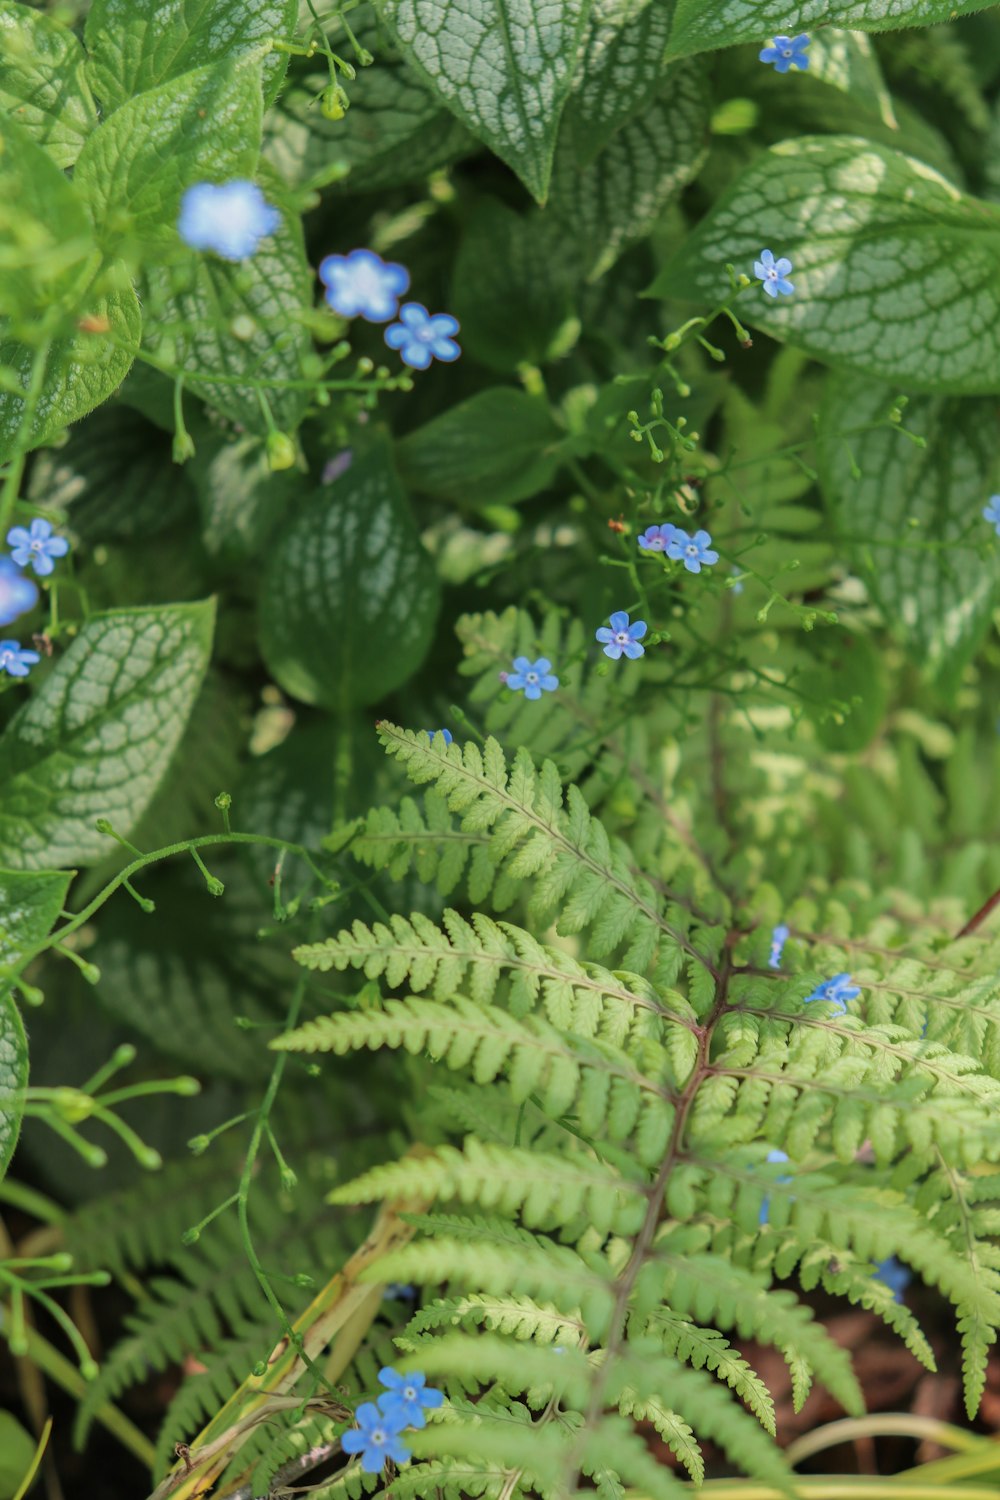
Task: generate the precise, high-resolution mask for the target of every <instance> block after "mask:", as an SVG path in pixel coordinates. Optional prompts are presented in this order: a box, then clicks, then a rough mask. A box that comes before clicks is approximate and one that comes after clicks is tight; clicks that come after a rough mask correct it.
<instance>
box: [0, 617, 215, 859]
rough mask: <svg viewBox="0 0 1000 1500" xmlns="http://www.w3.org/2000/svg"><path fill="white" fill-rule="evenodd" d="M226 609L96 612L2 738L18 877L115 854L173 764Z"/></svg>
mask: <svg viewBox="0 0 1000 1500" xmlns="http://www.w3.org/2000/svg"><path fill="white" fill-rule="evenodd" d="M213 618H214V605H213V603H212V602H206V603H200V604H173V605H160V606H154V607H153V608H150V609H119V610H109V611H108V613H107V614H103V615H96V616H94V617H93V618H91V619H90V620H88V621H87V623H86V624H85V625H84V626H83V628H82V629H81V631H80V634H79V635H78V636H77V638H76V640H75V641H74V642H73V644H72V645H71V646H70V648H69V650H68V651H67V652H66V655H65V656H64V657H63V658H62V660H61V661H60V662H59V663H58V665H57V666H56V667H55V669H54V670H53V671H52V672H51V673H50V675H49V676H47V677H46V678H45V679H44V681H43V682H42V683H41V686H40V687H39V688H38V690H37V691H36V693H35V694H34V696H33V697H32V698H31V699H30V700H29V701H28V702H27V703H26V704H24V706H23V707H22V708H21V709H19V710H18V712H17V713H16V714H15V715H14V717H13V719H11V721H10V723H9V724H8V725H7V728H6V730H5V731H4V734H3V737H2V739H0V861H2V862H3V863H4V864H6V865H9V866H10V867H11V868H13V869H21V870H37V869H41V868H43V867H45V866H52V865H66V864H71V863H75V862H81V863H82V862H85V861H92V860H95V859H98V858H100V857H101V855H104V854H107V853H108V852H109V848H111V847H112V846H111V845H109V842H108V838H107V836H106V835H105V834H101V833H98V832H97V830H96V828H95V827H94V823H95V820H96V819H98V818H107V819H108V820H109V821H110V822H111V823H112V824H113V825H114V827H115V828H116V829H117V831H118V832H119V833H122V834H127V833H128V831H129V829H130V828H132V827H133V826H134V825H135V823H136V821H137V820H138V819H139V817H140V816H141V815H142V813H143V811H144V809H145V808H146V806H147V805H148V803H149V801H150V799H151V798H152V796H153V793H154V792H155V791H156V788H157V786H158V784H159V782H160V780H161V778H162V776H163V773H164V772H165V770H166V769H167V766H168V765H169V763H170V758H171V756H172V755H173V752H174V749H175V747H176V745H177V742H178V740H179V739H180V737H181V734H182V733H183V730H184V725H185V724H186V722H187V718H188V714H189V713H190V711H191V706H192V704H193V702H194V699H195V697H196V695H197V692H198V688H199V686H200V684H201V680H202V677H203V676H204V673H205V667H206V665H207V662H208V655H209V651H210V649H211V643H212V625H213Z"/></svg>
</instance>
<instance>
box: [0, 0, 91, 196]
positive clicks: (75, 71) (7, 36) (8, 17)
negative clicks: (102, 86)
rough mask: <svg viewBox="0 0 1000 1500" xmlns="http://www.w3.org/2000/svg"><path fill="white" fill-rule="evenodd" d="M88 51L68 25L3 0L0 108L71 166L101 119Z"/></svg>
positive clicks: (0, 7)
mask: <svg viewBox="0 0 1000 1500" xmlns="http://www.w3.org/2000/svg"><path fill="white" fill-rule="evenodd" d="M84 62H85V58H84V51H83V48H82V47H81V46H80V43H79V41H78V40H77V38H76V37H75V36H74V35H73V33H72V31H70V29H69V27H68V26H63V25H62V24H61V22H59V21H57V20H55V19H54V18H53V17H52V16H46V15H41V14H39V12H38V11H37V10H33V9H32V8H31V6H29V5H19V4H17V3H16V0H0V110H2V111H3V113H4V114H6V115H9V116H10V118H11V119H12V120H14V121H16V123H17V124H18V125H20V126H21V128H22V129H23V130H25V131H26V132H27V133H28V135H30V136H31V137H32V139H33V140H35V141H37V143H38V145H39V146H44V147H45V150H46V151H47V152H48V154H49V156H50V157H51V158H52V160H53V161H54V162H55V164H56V166H57V167H71V166H72V165H73V163H74V162H75V161H76V159H77V157H78V156H79V154H80V148H81V147H82V145H83V143H84V141H85V140H86V139H87V136H88V135H89V134H90V132H91V131H92V130H93V129H94V127H95V126H96V125H97V110H96V109H95V108H94V101H93V99H92V98H91V96H90V89H89V88H88V87H87V79H86V74H85V71H84Z"/></svg>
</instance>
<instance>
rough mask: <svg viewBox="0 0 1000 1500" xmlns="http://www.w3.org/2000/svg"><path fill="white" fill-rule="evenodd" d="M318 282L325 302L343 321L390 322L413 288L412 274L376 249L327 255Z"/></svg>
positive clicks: (321, 265) (322, 262)
mask: <svg viewBox="0 0 1000 1500" xmlns="http://www.w3.org/2000/svg"><path fill="white" fill-rule="evenodd" d="M319 279H320V281H322V283H323V285H324V286H325V287H326V300H327V302H329V304H330V306H331V307H332V308H333V310H334V312H338V313H340V316H341V317H342V318H359V317H360V318H364V319H365V320H366V321H367V322H369V323H388V321H389V319H390V318H395V317H396V316H397V314H398V312H399V299H400V297H401V296H402V295H403V293H404V292H405V291H406V290H407V288H408V287H409V285H410V273H409V271H408V270H407V269H406V267H405V266H401V265H399V264H398V263H397V262H396V261H394V260H383V259H382V257H381V256H380V255H376V254H375V251H374V250H352V251H351V253H350V254H349V255H328V256H327V257H326V258H325V260H321V261H320V263H319Z"/></svg>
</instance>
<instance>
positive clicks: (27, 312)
mask: <svg viewBox="0 0 1000 1500" xmlns="http://www.w3.org/2000/svg"><path fill="white" fill-rule="evenodd" d="M0 144H2V148H3V149H2V151H0V193H2V195H3V196H2V200H0V201H2V203H3V221H2V222H3V228H4V233H5V239H6V238H7V237H8V236H9V243H10V247H11V249H12V250H13V251H14V255H13V256H12V260H13V264H12V266H11V267H10V269H8V270H7V271H6V274H5V275H4V280H3V290H2V292H0V314H2V315H3V316H4V317H5V318H22V319H23V318H28V317H31V316H32V315H35V316H37V315H38V314H39V313H40V311H41V310H42V309H43V308H45V307H49V306H55V307H59V306H60V304H62V303H64V302H66V301H68V300H69V299H71V297H72V295H73V293H74V292H79V291H80V289H81V284H82V283H85V281H86V279H87V273H88V270H89V272H90V274H91V275H92V274H93V260H92V255H93V251H94V243H93V237H92V235H91V231H90V223H89V220H88V218H87V211H86V208H85V207H84V204H83V202H82V201H81V199H80V197H79V195H78V194H77V193H76V192H75V191H74V188H73V185H72V183H70V182H69V181H68V179H67V178H66V176H65V174H64V173H63V172H61V171H60V169H59V167H58V166H57V165H56V164H55V162H54V161H53V160H52V158H51V156H49V154H48V153H47V152H46V151H45V150H44V149H43V148H42V147H41V146H40V145H38V144H37V143H36V141H35V140H34V139H33V138H32V136H31V134H30V133H29V132H28V130H26V129H25V128H24V127H22V126H20V125H18V124H16V123H15V122H14V120H13V119H12V118H8V117H7V116H4V115H0ZM18 251H20V254H17V252H18Z"/></svg>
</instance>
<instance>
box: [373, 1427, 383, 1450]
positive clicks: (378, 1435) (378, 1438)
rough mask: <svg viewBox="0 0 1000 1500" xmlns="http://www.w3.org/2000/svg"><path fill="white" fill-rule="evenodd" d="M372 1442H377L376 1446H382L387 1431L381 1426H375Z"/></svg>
mask: <svg viewBox="0 0 1000 1500" xmlns="http://www.w3.org/2000/svg"><path fill="white" fill-rule="evenodd" d="M372 1442H373V1443H374V1444H375V1446H376V1448H381V1446H382V1444H383V1443H384V1442H385V1433H384V1432H383V1431H382V1429H381V1427H376V1428H375V1430H374V1432H373V1433H372Z"/></svg>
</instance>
